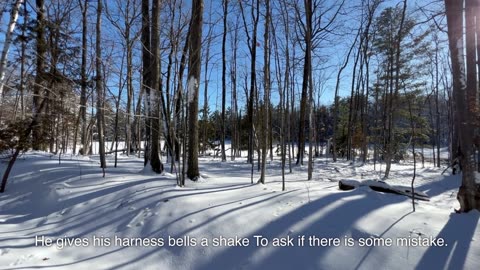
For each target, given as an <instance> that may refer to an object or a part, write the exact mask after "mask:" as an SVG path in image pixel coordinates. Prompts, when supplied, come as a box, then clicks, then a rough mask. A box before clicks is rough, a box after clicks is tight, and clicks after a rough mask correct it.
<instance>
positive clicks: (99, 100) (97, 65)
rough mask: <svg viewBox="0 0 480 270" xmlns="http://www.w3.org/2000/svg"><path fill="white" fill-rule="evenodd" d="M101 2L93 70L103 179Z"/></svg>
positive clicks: (104, 163)
mask: <svg viewBox="0 0 480 270" xmlns="http://www.w3.org/2000/svg"><path fill="white" fill-rule="evenodd" d="M102 6H103V5H102V1H98V5H97V24H96V48H95V55H96V59H95V69H96V73H97V74H96V80H95V84H96V88H97V133H98V148H99V154H100V168H102V169H103V177H105V168H106V167H107V163H106V160H105V130H104V116H103V115H104V113H105V112H104V107H103V103H104V102H105V97H104V95H105V93H104V90H103V73H102V46H101V38H102V32H101V29H102Z"/></svg>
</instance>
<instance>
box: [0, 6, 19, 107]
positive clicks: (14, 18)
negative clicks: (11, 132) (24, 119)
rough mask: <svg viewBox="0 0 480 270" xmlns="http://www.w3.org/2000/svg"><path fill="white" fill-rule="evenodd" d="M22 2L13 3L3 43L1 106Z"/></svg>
mask: <svg viewBox="0 0 480 270" xmlns="http://www.w3.org/2000/svg"><path fill="white" fill-rule="evenodd" d="M22 3H23V0H16V1H15V4H14V5H13V8H12V11H11V12H10V21H9V23H8V29H7V34H6V37H5V43H4V45H3V50H2V54H1V56H0V106H1V104H2V97H3V87H4V80H5V68H6V66H7V54H8V50H9V49H10V44H11V43H12V34H13V31H14V30H15V25H16V24H17V19H18V13H19V11H20V6H21V5H22ZM0 12H1V13H3V10H1V11H0ZM0 22H1V20H0Z"/></svg>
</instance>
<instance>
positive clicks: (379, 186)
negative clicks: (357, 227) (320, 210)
mask: <svg viewBox="0 0 480 270" xmlns="http://www.w3.org/2000/svg"><path fill="white" fill-rule="evenodd" d="M362 186H368V187H369V188H370V189H371V190H373V191H377V192H383V193H391V194H398V195H403V196H407V197H410V198H411V197H412V191H411V188H410V187H407V186H398V185H389V184H387V183H385V182H383V181H374V180H365V181H361V182H360V181H357V180H340V181H339V182H338V188H339V189H340V190H352V189H355V188H357V187H362ZM414 196H415V199H417V200H421V201H430V198H429V197H428V195H427V194H426V193H424V192H421V191H417V190H416V191H415V195H414Z"/></svg>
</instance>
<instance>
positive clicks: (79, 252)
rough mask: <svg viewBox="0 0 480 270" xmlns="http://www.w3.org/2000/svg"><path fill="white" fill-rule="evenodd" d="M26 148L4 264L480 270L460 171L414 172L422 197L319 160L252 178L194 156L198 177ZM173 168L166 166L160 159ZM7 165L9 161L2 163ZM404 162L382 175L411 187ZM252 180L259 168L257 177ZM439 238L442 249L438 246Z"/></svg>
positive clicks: (0, 259) (0, 199)
mask: <svg viewBox="0 0 480 270" xmlns="http://www.w3.org/2000/svg"><path fill="white" fill-rule="evenodd" d="M112 159H113V157H111V156H110V157H109V159H108V165H109V167H108V168H107V170H106V173H107V174H106V177H105V178H102V177H101V175H102V174H101V170H100V168H99V164H98V157H96V156H92V157H79V156H70V155H65V156H62V161H61V164H58V157H56V156H53V157H52V156H50V155H48V154H46V153H41V152H29V153H27V154H25V155H24V156H23V157H22V158H21V159H19V160H18V161H17V163H16V164H15V167H14V169H13V171H12V174H11V177H10V180H9V183H8V185H7V191H6V193H4V194H0V269H205V270H207V269H209V270H210V269H402V270H403V269H414V268H417V269H478V267H479V266H480V233H479V230H478V229H479V228H480V227H479V223H478V220H479V218H480V213H479V212H478V211H473V212H470V213H468V214H455V213H454V208H455V207H458V204H457V200H456V194H457V190H458V187H459V185H460V178H459V176H450V175H447V174H448V173H447V174H446V175H444V176H442V175H441V173H442V171H443V170H444V168H432V167H425V168H421V165H420V169H418V170H417V171H418V174H417V180H416V183H415V187H416V189H417V190H418V191H420V192H424V193H426V194H427V195H428V196H429V197H430V201H419V202H418V203H417V205H416V207H417V211H416V212H412V205H411V200H410V198H408V197H405V196H400V195H395V194H388V193H380V192H375V191H373V190H371V189H369V188H368V187H364V186H360V187H358V188H356V189H354V190H351V191H341V190H339V189H338V181H339V180H357V181H364V180H379V175H381V174H380V173H379V171H378V169H379V165H378V164H377V171H374V170H373V165H365V166H361V165H360V164H355V165H352V164H350V163H347V162H343V161H342V162H337V163H332V162H330V161H328V162H327V160H325V159H323V158H322V159H317V160H316V161H315V167H314V168H315V169H314V179H313V180H312V181H306V178H307V177H306V169H307V168H306V166H305V167H294V172H293V174H287V175H286V179H287V183H286V187H287V190H286V191H284V192H282V191H281V185H282V183H281V171H280V162H279V161H277V160H275V161H274V162H272V163H270V164H269V165H268V167H267V176H268V178H267V183H266V184H265V185H259V184H254V185H251V184H250V165H249V164H247V163H246V162H245V160H244V159H241V158H240V159H237V161H235V162H231V161H229V162H226V163H221V162H220V161H219V160H218V159H213V158H211V157H208V158H201V159H200V170H201V174H202V180H201V181H199V182H197V183H194V182H191V181H187V187H185V188H180V187H177V186H176V180H175V174H170V173H164V174H163V175H160V176H158V175H155V174H152V173H149V172H148V171H145V170H143V160H142V159H136V158H133V157H125V156H122V155H120V156H119V165H118V166H119V167H118V168H113V163H112ZM165 165H166V168H167V170H166V171H168V172H170V170H169V167H168V164H165ZM1 166H2V167H1V168H2V171H3V168H4V167H5V163H2V164H1ZM411 172H412V165H411V164H395V165H394V166H393V168H392V174H391V177H390V179H389V180H387V181H386V182H387V183H389V184H392V185H402V186H408V185H410V181H411V176H412V175H411ZM257 179H258V175H257V173H256V171H255V177H254V181H255V182H256V180H257ZM436 245H439V246H436Z"/></svg>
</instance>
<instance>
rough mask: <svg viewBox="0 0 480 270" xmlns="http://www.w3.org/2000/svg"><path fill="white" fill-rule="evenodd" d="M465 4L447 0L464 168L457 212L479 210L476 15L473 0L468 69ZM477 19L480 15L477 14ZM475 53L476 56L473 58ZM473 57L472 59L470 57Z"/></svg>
mask: <svg viewBox="0 0 480 270" xmlns="http://www.w3.org/2000/svg"><path fill="white" fill-rule="evenodd" d="M463 5H464V1H456V0H445V11H446V15H447V26H448V42H449V48H450V61H451V63H452V76H453V95H454V100H455V109H456V110H455V122H456V123H457V127H458V128H457V129H456V130H454V132H455V133H457V134H458V139H459V144H458V146H459V149H458V152H457V155H458V159H459V161H460V164H461V167H462V184H461V186H460V189H459V191H458V195H457V199H458V201H459V203H460V209H458V212H469V211H470V210H473V209H477V210H480V200H479V198H480V184H478V183H476V181H475V162H474V161H475V159H474V151H473V149H474V147H473V136H474V130H475V127H474V122H473V121H474V119H473V117H474V115H476V113H475V103H473V101H474V100H475V96H472V95H475V94H476V88H477V82H476V79H477V76H476V69H475V68H476V67H475V62H472V61H474V60H475V41H474V38H473V36H474V32H473V31H474V29H475V28H474V21H475V20H474V14H473V12H472V11H473V10H475V9H474V8H473V6H472V5H473V1H466V14H465V22H466V29H465V34H466V39H465V40H466V42H467V49H466V52H467V55H466V58H467V64H466V67H467V69H466V70H465V56H464V55H463V52H464V39H463V38H464V37H463V33H464V31H463ZM477 18H478V17H477ZM472 55H473V57H472ZM468 57H472V59H468Z"/></svg>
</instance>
